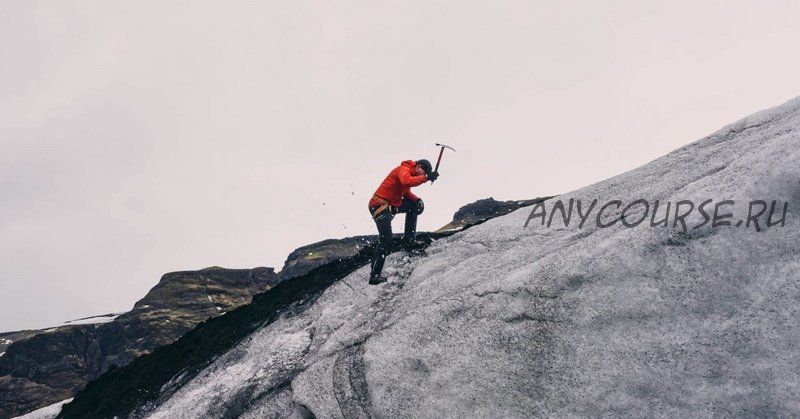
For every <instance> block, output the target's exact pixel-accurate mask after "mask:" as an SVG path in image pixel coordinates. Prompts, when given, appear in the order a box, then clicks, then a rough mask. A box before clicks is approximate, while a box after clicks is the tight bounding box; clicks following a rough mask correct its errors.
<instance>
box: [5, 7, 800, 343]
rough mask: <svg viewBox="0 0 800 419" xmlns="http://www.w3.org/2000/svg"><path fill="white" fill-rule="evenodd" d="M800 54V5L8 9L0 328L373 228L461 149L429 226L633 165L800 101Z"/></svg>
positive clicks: (57, 318)
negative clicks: (427, 166)
mask: <svg viewBox="0 0 800 419" xmlns="http://www.w3.org/2000/svg"><path fill="white" fill-rule="evenodd" d="M798 42H800V2H796V1H759V2H756V1H731V0H726V1H706V2H698V1H686V2H680V1H671V2H661V1H659V2H656V1H606V2H597V1H585V2H577V1H561V2H555V1H553V2H534V1H513V2H512V1H492V2H471V1H449V2H437V1H424V2H423V1H416V2H415V1H404V2H400V1H393V2H385V1H362V2H350V1H338V2H305V1H291V2H284V1H280V2H278V1H259V2H256V1H249V2H244V1H231V2H213V3H212V2H205V1H170V2H165V1H135V2H133V1H132V2H119V1H114V2H111V1H107V0H103V1H81V2H66V1H64V2H62V1H59V2H47V3H46V2H36V1H30V0H20V1H4V2H2V4H0V267H2V268H0V331H7V330H14V329H20V328H33V327H44V326H50V325H55V324H60V323H62V322H63V321H64V320H68V319H73V318H78V317H85V316H88V315H93V314H100V313H106V312H112V311H123V310H127V309H129V308H130V307H131V306H132V305H133V303H134V301H136V300H137V299H139V298H141V297H142V296H143V295H144V294H145V293H146V292H147V290H148V289H149V288H150V287H152V286H153V285H155V284H156V283H157V281H158V280H159V278H160V276H161V275H162V274H163V273H165V272H169V271H175V270H186V269H199V268H203V267H207V266H212V265H219V266H224V267H231V268H245V267H255V266H274V267H276V269H279V268H280V267H281V266H282V264H283V261H284V260H285V258H286V256H287V255H288V254H289V252H291V251H292V250H293V249H294V248H296V247H298V246H301V245H304V244H308V243H312V242H314V241H318V240H322V239H326V238H331V237H344V236H349V235H355V234H372V233H373V231H374V225H373V224H372V221H371V219H370V217H369V214H368V213H367V208H366V207H367V200H368V198H369V196H370V195H371V194H372V192H373V191H374V190H375V188H376V187H377V185H378V183H379V182H380V181H381V180H382V179H383V177H384V176H385V175H386V173H387V172H388V171H389V170H391V169H392V168H393V167H395V166H396V165H397V164H398V163H399V162H400V161H401V160H405V159H419V158H423V157H425V158H428V159H430V160H434V159H435V157H436V153H437V150H436V148H435V147H434V145H433V143H434V141H435V140H440V141H442V142H445V143H449V144H451V145H453V146H454V147H455V148H456V149H457V150H458V152H457V153H455V154H448V155H446V156H445V158H444V162H443V165H442V168H441V170H440V172H441V178H440V179H439V180H438V181H437V182H436V183H435V184H434V185H430V184H426V185H424V186H421V187H419V188H416V189H415V192H416V193H417V194H418V195H420V196H422V197H423V198H424V199H425V203H426V212H425V214H423V216H422V217H421V219H420V230H429V229H435V228H438V227H440V226H441V225H443V224H446V223H447V222H448V221H449V220H450V218H451V216H452V214H453V212H454V211H455V210H456V209H458V207H460V206H461V205H464V204H466V203H468V202H471V201H474V200H476V199H479V198H485V197H489V196H492V197H494V198H496V199H502V200H505V199H521V198H533V197H536V196H542V195H548V194H557V193H563V192H567V191H570V190H572V189H575V188H578V187H581V186H584V185H586V184H589V183H593V182H596V181H598V180H601V179H604V178H607V177H609V176H613V175H615V174H617V173H620V172H623V171H626V170H629V169H632V168H634V167H637V166H639V165H641V164H644V163H646V162H648V161H650V160H652V159H654V158H656V157H658V156H660V155H663V154H665V153H667V152H669V151H671V150H673V149H675V148H677V147H678V146H680V145H683V144H686V143H688V142H691V141H693V140H695V139H698V138H700V137H702V136H704V135H706V134H709V133H711V132H713V131H714V130H716V129H718V128H720V127H721V126H723V125H725V124H727V123H730V122H733V121H734V120H736V119H738V118H740V117H742V116H745V115H747V114H749V113H752V112H754V111H757V110H759V109H762V108H765V107H769V106H773V105H777V104H780V103H782V102H784V101H785V100H787V99H790V98H792V97H795V96H797V95H798V94H800V77H798V76H797V75H798V74H800V54H798V53H797V45H798ZM394 228H395V231H399V230H400V229H402V220H395V223H394Z"/></svg>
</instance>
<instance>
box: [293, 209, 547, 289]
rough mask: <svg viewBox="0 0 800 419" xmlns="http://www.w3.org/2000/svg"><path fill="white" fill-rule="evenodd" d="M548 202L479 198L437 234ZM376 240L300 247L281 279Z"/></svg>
mask: <svg viewBox="0 0 800 419" xmlns="http://www.w3.org/2000/svg"><path fill="white" fill-rule="evenodd" d="M546 199H549V197H546V198H535V199H524V200H518V201H495V200H494V198H486V199H480V200H477V201H475V202H473V203H471V204H467V205H464V206H463V207H461V208H459V210H458V211H456V213H455V214H454V215H453V221H451V222H450V223H449V224H447V225H446V226H444V227H442V228H440V229H438V230H436V231H437V232H442V231H446V230H458V229H462V228H464V226H466V225H470V224H475V223H478V222H481V221H485V220H488V219H491V218H494V217H499V216H501V215H506V214H508V213H509V212H511V211H514V210H516V209H518V208H522V207H526V206H529V205H533V204H536V203H538V202H541V201H544V200H546ZM400 233H402V232H398V233H397V234H396V235H399V234H400ZM376 239H377V236H376V235H369V236H354V237H345V238H343V239H328V240H323V241H321V242H317V243H313V244H309V245H306V246H303V247H299V248H297V249H296V250H295V251H293V252H292V253H290V254H289V256H288V257H287V258H286V262H285V263H284V265H283V269H281V271H280V272H279V273H278V275H280V277H281V279H282V280H286V279H290V278H294V277H297V276H301V275H305V274H307V273H308V272H311V270H312V269H314V268H317V267H320V266H322V265H325V264H327V263H330V262H334V261H337V260H342V259H346V258H350V257H353V256H355V255H357V254H358V252H359V251H361V249H363V248H364V247H365V246H370V245H372V244H374V243H375V240H376Z"/></svg>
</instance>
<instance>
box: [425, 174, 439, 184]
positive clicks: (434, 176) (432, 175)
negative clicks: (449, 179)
mask: <svg viewBox="0 0 800 419" xmlns="http://www.w3.org/2000/svg"><path fill="white" fill-rule="evenodd" d="M438 178H439V172H430V173H428V180H429V181H431V182H433V181H434V180H436V179H438Z"/></svg>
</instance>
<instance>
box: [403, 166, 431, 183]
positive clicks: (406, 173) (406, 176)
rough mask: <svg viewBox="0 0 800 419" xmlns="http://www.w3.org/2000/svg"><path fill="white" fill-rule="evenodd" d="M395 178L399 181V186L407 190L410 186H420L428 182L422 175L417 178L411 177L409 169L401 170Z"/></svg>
mask: <svg viewBox="0 0 800 419" xmlns="http://www.w3.org/2000/svg"><path fill="white" fill-rule="evenodd" d="M404 168H405V167H404ZM397 177H398V178H399V179H400V184H401V185H403V186H408V187H409V188H410V187H412V186H419V185H422V184H423V183H425V182H426V181H427V180H428V177H427V176H425V175H424V174H422V175H419V176H412V175H411V170H410V169H406V170H401V171H400V173H398V174H397Z"/></svg>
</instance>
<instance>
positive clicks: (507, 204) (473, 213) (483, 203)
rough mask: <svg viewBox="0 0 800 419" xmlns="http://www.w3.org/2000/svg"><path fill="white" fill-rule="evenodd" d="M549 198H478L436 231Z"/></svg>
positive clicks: (472, 222) (486, 218) (504, 212)
mask: <svg viewBox="0 0 800 419" xmlns="http://www.w3.org/2000/svg"><path fill="white" fill-rule="evenodd" d="M550 198H552V197H544V198H534V199H524V200H521V201H495V199H494V198H492V197H489V198H486V199H479V200H477V201H475V202H473V203H471V204H467V205H464V206H463V207H461V208H459V209H458V211H456V213H455V214H454V215H453V221H450V222H449V223H448V224H447V225H445V226H443V227H442V228H440V229H438V230H436V231H447V230H458V229H461V228H463V227H464V226H465V225H468V224H475V223H477V222H480V221H485V220H488V219H490V218H494V217H499V216H501V215H506V214H508V213H510V212H512V211H515V210H517V209H519V208H522V207H527V206H529V205H533V204H537V203H539V202H542V201H545V200H547V199H550Z"/></svg>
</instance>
